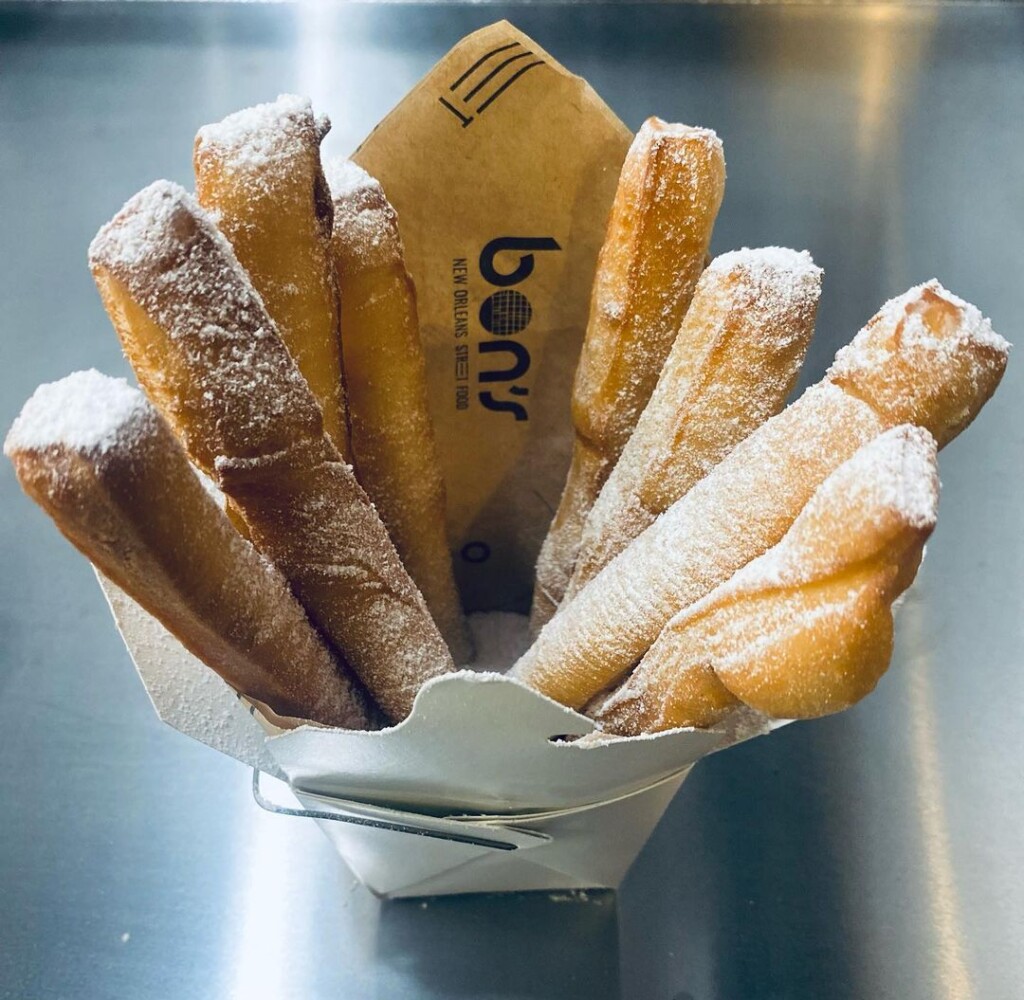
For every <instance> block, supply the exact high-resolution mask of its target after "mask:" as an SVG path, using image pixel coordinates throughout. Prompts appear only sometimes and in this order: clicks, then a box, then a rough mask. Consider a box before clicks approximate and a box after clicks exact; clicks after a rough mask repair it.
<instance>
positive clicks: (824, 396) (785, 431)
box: [511, 281, 1009, 708]
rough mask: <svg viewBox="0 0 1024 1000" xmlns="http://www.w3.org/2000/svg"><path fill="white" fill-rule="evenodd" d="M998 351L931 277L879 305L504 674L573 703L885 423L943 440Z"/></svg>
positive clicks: (1000, 357) (975, 395)
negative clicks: (814, 378)
mask: <svg viewBox="0 0 1024 1000" xmlns="http://www.w3.org/2000/svg"><path fill="white" fill-rule="evenodd" d="M1008 348H1009V345H1008V344H1007V343H1006V341H1005V340H1003V338H1002V337H1000V336H999V335H998V334H996V333H995V332H993V330H992V326H991V324H990V323H989V322H988V320H986V319H984V318H983V317H982V315H981V313H980V312H978V310H977V309H976V308H975V307H974V306H971V305H968V304H967V303H966V302H963V301H962V300H960V299H958V298H957V297H956V296H954V295H952V294H950V293H949V292H947V291H946V290H945V289H944V288H943V287H942V286H941V285H940V284H939V283H938V282H937V281H931V282H928V283H927V284H924V285H919V286H917V287H915V288H912V289H910V291H908V292H907V293H906V294H904V295H902V296H900V297H899V298H897V299H893V300H892V301H890V302H888V303H886V304H885V305H884V306H883V307H882V309H881V310H880V311H879V313H878V314H877V315H876V316H875V317H874V318H873V319H872V320H871V321H870V322H869V323H868V325H867V326H866V327H865V328H864V329H863V330H862V331H861V332H860V333H859V334H858V335H857V336H856V337H855V338H854V340H853V342H852V343H851V344H850V345H849V346H848V347H847V348H844V350H843V351H840V353H839V354H838V355H837V358H836V363H835V365H834V366H833V368H832V369H831V370H830V373H829V375H827V376H826V379H825V380H824V381H823V382H822V383H819V384H818V385H817V386H814V387H812V388H811V389H809V390H808V391H807V392H805V393H804V395H803V396H802V397H801V398H800V399H798V400H797V401H796V402H795V403H793V404H792V405H791V406H789V407H787V408H786V409H785V410H783V411H782V413H780V414H778V415H777V416H775V417H772V418H771V419H770V420H769V421H767V422H766V423H765V424H763V425H762V426H761V427H760V428H759V429H758V430H756V431H755V432H754V433H753V434H751V435H750V437H748V438H747V439H746V440H745V441H744V442H743V443H742V444H740V445H739V446H738V447H737V448H736V449H735V450H734V451H733V452H732V453H731V454H730V455H729V456H728V457H727V458H726V459H724V460H723V461H722V462H721V464H719V465H718V466H716V467H715V468H714V469H713V470H712V471H711V472H710V474H709V475H708V476H707V478H705V479H704V480H702V481H701V482H700V483H698V484H697V486H695V487H694V488H693V489H692V490H691V491H690V492H689V493H687V494H686V496H684V497H683V498H682V499H681V500H678V501H676V503H675V504H673V505H672V506H671V507H670V508H669V509H668V510H667V511H666V512H665V513H664V514H662V515H661V517H659V518H658V520H657V521H655V522H654V524H652V525H651V526H650V527H649V528H648V529H647V530H646V531H645V532H643V534H641V535H640V536H639V537H638V538H636V539H635V540H634V541H633V542H632V543H631V544H630V545H629V546H628V547H627V548H626V549H624V550H623V552H621V553H620V554H619V555H618V556H617V557H616V558H615V559H613V560H612V561H611V562H610V563H609V564H608V565H607V566H606V567H605V568H604V569H603V570H602V571H601V572H600V573H598V575H597V576H595V577H594V579H593V580H591V581H590V583H589V584H587V585H586V586H585V587H584V588H583V589H582V590H581V591H580V592H579V594H578V595H577V596H576V597H575V599H574V600H573V601H572V603H571V604H569V605H567V606H566V607H565V608H564V609H563V610H562V611H561V612H559V614H558V615H557V616H556V617H555V618H554V619H552V621H551V622H550V623H549V624H548V625H547V627H546V628H545V629H544V631H543V632H541V634H540V636H539V637H538V639H537V641H536V642H535V643H534V644H533V646H532V647H531V648H530V649H529V650H528V651H527V652H526V653H525V654H524V655H523V657H522V658H521V659H520V660H519V662H518V663H517V664H516V665H515V666H514V667H513V669H512V671H511V673H512V675H513V676H516V677H518V678H519V679H520V680H522V681H524V682H525V683H527V684H529V685H531V686H532V687H534V688H536V689H537V690H539V691H540V692H542V693H543V694H546V695H548V696H549V697H551V698H554V699H555V700H556V701H560V702H562V703H563V704H565V705H568V706H570V707H572V708H579V707H581V706H583V705H585V704H587V702H589V701H590V699H592V698H593V697H594V696H595V695H597V694H598V693H600V692H601V691H604V690H606V689H607V688H609V687H611V686H612V685H614V684H615V683H616V682H617V681H618V680H619V679H621V678H622V677H623V676H624V675H625V674H626V673H627V672H628V671H629V670H630V669H632V667H633V666H634V664H635V663H636V662H637V661H638V660H639V659H640V657H641V656H642V655H643V654H644V653H646V652H647V650H648V649H649V648H650V646H651V645H652V644H653V642H654V640H655V639H656V638H657V636H658V633H659V632H660V631H661V629H662V628H663V627H664V626H665V624H666V622H667V621H668V620H669V619H670V618H671V617H673V616H674V615H675V614H677V613H678V612H679V611H682V610H683V609H684V608H687V607H688V606H689V605H691V604H693V603H694V602H695V601H697V600H699V599H700V598H702V597H704V596H705V595H706V594H708V593H709V592H710V591H711V590H713V589H714V588H715V587H716V586H718V585H719V584H720V583H723V582H724V581H725V580H727V579H728V578H729V577H730V576H731V575H732V574H733V573H734V572H735V571H736V570H738V569H739V568H740V567H741V566H744V565H746V564H747V563H748V562H750V560H751V559H754V558H756V557H757V556H759V555H761V554H762V553H764V552H765V551H767V549H768V548H770V547H771V546H772V545H774V544H776V543H777V542H778V541H779V540H780V539H781V538H782V536H783V535H784V534H785V532H786V531H787V530H788V528H789V526H790V525H791V524H792V523H793V521H794V520H795V519H796V517H797V515H798V514H799V513H800V510H801V509H802V508H803V506H804V505H805V504H806V503H807V501H808V500H809V499H810V497H811V495H812V494H813V492H814V490H815V489H817V487H818V486H819V485H820V484H821V483H822V482H823V481H824V480H825V478H826V477H827V476H828V475H829V474H830V473H831V472H832V471H833V470H834V469H836V468H837V467H838V466H839V465H840V464H841V463H842V462H843V461H845V460H846V459H847V458H849V457H850V456H851V455H852V454H853V452H854V451H856V449H857V448H858V447H860V446H861V445H863V444H865V443H866V442H867V441H869V440H871V439H872V438H874V437H877V436H878V434H879V433H881V431H882V430H884V429H886V428H887V427H888V426H892V425H894V424H899V423H917V424H920V425H921V426H923V427H925V429H926V430H928V431H929V432H930V433H931V434H932V436H933V437H934V438H935V439H936V440H937V441H938V442H939V444H940V445H941V444H943V443H945V442H947V441H949V440H951V439H952V437H954V436H955V435H956V434H957V433H959V431H961V430H962V429H963V428H964V427H966V426H967V425H968V424H969V423H970V421H971V420H972V419H973V418H974V417H975V416H976V415H977V413H978V412H979V410H980V409H981V407H982V406H983V405H984V404H985V402H986V401H987V400H988V398H989V397H990V396H991V395H992V393H993V392H994V391H995V388H996V386H997V385H998V384H999V380H1000V379H1001V378H1002V374H1003V371H1004V369H1005V367H1006V358H1007V352H1008ZM922 382H923V383H925V385H924V386H922V385H921V384H920V383H922ZM840 385H842V386H843V387H844V388H845V387H846V386H847V385H849V386H853V387H856V389H857V390H858V393H859V396H860V397H862V398H858V397H857V396H854V395H851V394H849V393H847V392H845V391H843V389H842V388H840ZM876 397H877V399H878V403H879V410H878V411H876V410H875V409H874V407H873V406H872V405H871V404H872V402H873V400H874V399H875V398H876Z"/></svg>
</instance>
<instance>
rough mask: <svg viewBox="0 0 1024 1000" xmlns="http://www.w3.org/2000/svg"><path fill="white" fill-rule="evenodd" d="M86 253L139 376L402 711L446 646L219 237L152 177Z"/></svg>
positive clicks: (319, 616) (314, 611)
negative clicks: (150, 182)
mask: <svg viewBox="0 0 1024 1000" xmlns="http://www.w3.org/2000/svg"><path fill="white" fill-rule="evenodd" d="M143 248H148V252H146V251H145V250H144V249H143ZM90 258H91V263H92V266H93V269H94V272H95V273H96V276H97V281H98V283H99V285H100V289H101V293H102V294H103V296H104V300H105V302H106V304H107V307H108V311H109V312H110V314H111V316H112V318H114V321H115V325H116V326H117V328H118V332H119V334H120V335H121V337H122V341H123V343H124V344H125V347H126V351H127V352H128V354H129V356H130V358H131V360H132V363H133V365H134V366H135V368H136V373H137V374H138V375H139V378H140V381H142V382H143V384H144V386H145V388H146V389H147V391H148V392H149V393H150V395H151V396H152V398H154V399H155V400H157V401H159V403H160V406H161V409H162V410H163V412H164V414H165V416H167V417H168V419H169V420H170V422H172V423H173V424H174V425H175V426H176V427H177V429H178V430H179V433H180V434H181V436H182V437H183V439H184V440H185V441H186V442H187V445H188V449H189V451H190V453H191V454H192V455H193V457H194V458H195V460H196V462H197V464H199V465H200V466H201V467H202V468H203V469H204V471H206V472H207V473H209V474H212V475H214V478H215V479H216V480H217V482H218V485H219V486H220V487H221V488H222V489H223V490H224V492H225V493H226V494H227V495H228V496H229V497H230V498H231V499H232V500H233V501H234V502H235V503H236V504H237V505H238V507H239V509H240V510H241V511H242V513H243V514H244V517H245V520H246V523H247V526H248V527H249V529H250V532H251V535H252V538H253V540H254V542H255V544H256V545H257V547H258V548H260V549H261V550H262V551H263V552H265V553H266V554H267V556H268V557H269V558H270V559H271V560H272V561H273V563H274V564H275V565H276V566H277V567H278V568H279V569H280V570H281V571H282V572H283V573H284V575H285V576H286V578H287V579H288V580H289V583H290V584H291V586H292V588H293V590H294V591H295V594H296V596H298V597H299V599H300V600H301V601H302V603H303V605H304V606H305V608H306V609H307V611H308V612H309V614H310V617H311V618H312V619H313V620H314V622H315V623H316V624H317V625H318V626H319V627H320V628H321V630H322V631H323V632H324V634H325V635H326V636H327V637H328V639H330V641H331V642H332V643H333V644H334V645H335V646H336V647H337V648H338V649H340V650H341V651H342V652H343V653H344V655H345V656H346V658H347V659H348V660H349V662H350V663H351V664H352V667H353V669H354V670H355V671H356V672H357V673H358V674H359V675H360V676H361V677H362V678H363V680H364V681H365V683H366V684H367V686H368V687H370V688H371V689H372V692H373V694H374V696H375V697H377V699H378V700H379V701H380V702H381V705H382V706H383V707H384V709H385V710H386V711H387V712H389V713H390V714H391V716H392V717H393V718H395V719H398V718H401V717H402V716H403V715H404V714H405V713H406V712H407V711H408V709H409V708H410V707H411V705H412V701H413V698H414V696H415V693H416V691H417V690H418V689H419V686H420V685H421V684H422V683H423V681H425V680H426V679H428V678H429V677H432V676H436V675H437V674H439V673H444V672H446V671H448V670H450V669H452V662H451V657H450V656H449V654H448V651H447V649H446V648H445V645H444V642H443V640H442V638H441V636H440V634H439V633H438V631H437V628H436V626H435V625H434V623H433V621H432V620H431V618H430V615H429V612H428V611H427V608H426V605H425V604H424V602H423V598H422V596H421V595H420V593H419V591H418V590H417V589H416V587H415V585H414V584H413V582H412V580H411V579H410V578H409V576H408V574H407V573H406V571H405V570H404V568H403V567H402V565H401V562H400V560H399V558H398V555H397V553H396V552H395V550H394V547H393V546H392V544H391V542H390V539H389V538H388V536H387V532H386V530H385V529H384V525H383V524H382V523H381V520H380V518H379V517H378V515H377V513H376V511H375V510H374V509H373V506H372V505H371V504H370V502H369V500H368V498H367V497H366V494H365V493H364V492H363V491H362V489H361V488H360V487H359V484H358V483H357V482H356V480H355V477H354V475H353V473H352V469H351V468H350V467H349V466H348V465H347V464H345V463H344V462H343V461H342V459H341V456H340V454H339V453H338V451H337V449H336V448H335V447H334V445H333V444H332V443H331V441H330V440H329V439H328V438H327V437H326V436H325V434H324V432H323V422H322V417H321V411H320V408H319V406H318V405H317V403H316V401H315V399H314V397H313V395H312V393H311V391H310V388H309V386H308V384H307V383H306V382H305V380H304V379H303V378H302V376H301V374H300V373H299V369H298V367H297V365H296V362H295V360H294V359H293V358H292V356H291V355H290V353H289V352H288V350H287V349H286V347H285V345H284V342H283V341H282V340H281V337H280V335H279V334H278V332H277V329H276V327H275V326H274V324H273V322H272V321H271V319H270V317H269V316H268V315H267V313H266V310H265V309H264V308H263V304H262V302H261V300H260V298H259V296H258V295H257V294H256V292H255V291H254V290H253V288H252V285H251V283H250V281H249V279H248V277H247V275H246V274H245V272H244V271H243V270H242V268H241V267H240V266H239V264H238V261H237V259H236V258H235V255H234V254H233V252H232V251H231V249H230V247H229V246H228V245H227V243H226V241H225V240H224V238H223V237H222V236H221V235H220V234H219V232H218V231H217V229H216V227H215V226H214V225H213V223H212V221H211V220H210V219H209V217H208V215H206V213H204V212H203V211H202V209H201V208H200V207H199V206H198V205H197V204H196V203H195V201H194V199H192V198H191V196H190V195H188V194H187V193H186V192H185V191H183V190H182V189H181V188H180V187H178V186H177V185H171V184H168V183H167V182H160V183H158V184H156V185H152V186H151V187H150V188H147V189H145V190H144V191H142V192H140V193H139V194H138V195H136V196H135V198H133V199H131V200H130V201H129V202H128V204H127V205H126V206H125V208H124V209H122V211H121V212H120V213H119V214H118V215H117V216H116V217H115V218H114V220H113V221H112V222H111V223H109V224H108V225H107V226H105V227H104V228H103V230H101V232H100V234H99V235H98V236H97V238H96V240H94V242H93V245H92V247H91V252H90ZM111 279H113V281H112V280H111ZM115 282H116V283H115ZM117 283H119V284H120V285H121V286H123V290H122V289H121V288H119V287H118V284H117ZM139 307H141V310H140V309H139ZM140 311H141V313H142V314H143V315H138V313H139V312H140Z"/></svg>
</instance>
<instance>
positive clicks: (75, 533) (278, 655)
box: [4, 371, 369, 729]
mask: <svg viewBox="0 0 1024 1000" xmlns="http://www.w3.org/2000/svg"><path fill="white" fill-rule="evenodd" d="M4 452H5V454H6V455H7V456H8V457H9V458H10V459H11V461H12V462H13V463H14V468H15V471H16V473H17V475H18V481H19V482H20V483H21V485H22V488H23V489H24V490H25V492H26V493H27V494H28V495H29V496H30V497H32V499H33V500H35V501H36V503H38V504H39V505H40V506H41V507H42V508H43V509H44V510H45V511H46V513H47V514H49V515H50V517H52V518H53V520H54V522H55V523H56V525H57V527H58V528H59V529H60V531H61V533H62V534H63V535H64V536H65V537H66V538H67V539H68V540H69V541H70V542H71V543H72V544H73V545H74V546H75V547H76V548H77V549H78V550H79V551H80V552H82V553H83V554H84V555H85V556H86V557H87V558H89V559H90V560H91V561H92V562H93V563H94V564H95V565H96V566H97V568H98V569H99V570H100V571H101V572H102V573H103V574H104V575H105V576H107V577H109V578H110V579H111V580H112V581H113V582H114V583H116V584H117V586H119V587H120V588H121V589H122V590H124V591H125V593H127V594H128V596H129V597H131V598H132V599H133V600H135V601H136V602H138V603H139V604H140V605H142V607H143V608H145V609H146V610H147V611H148V612H149V613H150V614H151V615H153V616H154V617H155V618H157V619H159V620H160V622H162V623H163V625H164V626H165V627H166V628H167V629H168V630H169V631H170V632H172V633H173V634H174V635H175V636H177V637H178V639H180V640H181V642H182V644H183V645H184V646H185V647H186V648H187V649H188V650H190V651H191V652H192V653H194V654H195V655H196V656H197V657H199V659H201V660H202V661H203V662H204V663H206V664H207V665H208V666H210V667H211V668H212V669H213V670H215V671H216V672H217V673H218V674H220V676H221V677H223V678H224V680H226V681H227V682H228V684H230V685H231V686H232V687H233V688H235V689H236V690H237V691H240V692H241V693H242V694H245V695H247V696H249V697H251V698H255V699H258V700H259V701H262V702H265V703H266V704H267V705H269V706H270V707H271V708H272V709H273V710H274V711H275V712H277V713H279V714H281V715H287V716H294V717H296V718H300V719H311V720H313V721H315V722H321V723H324V724H325V725H329V726H342V727H344V728H346V729H366V728H367V727H368V725H369V722H368V719H367V711H366V701H365V697H364V695H363V694H362V692H361V691H360V690H359V689H358V687H357V686H356V685H354V684H353V683H352V680H351V679H350V677H349V676H348V674H347V672H346V671H345V669H344V667H343V665H342V664H341V663H340V662H339V661H338V660H337V658H336V657H335V656H334V655H333V653H332V652H331V651H330V650H328V648H327V646H326V645H325V643H324V641H323V640H322V639H321V638H320V636H319V635H317V633H316V631H315V630H314V629H313V627H312V625H310V623H309V620H308V619H307V618H306V614H305V612H304V611H303V610H302V608H301V607H300V606H299V603H298V601H296V600H295V598H294V597H293V596H292V594H291V592H290V591H289V589H288V584H287V583H286V582H285V580H284V577H282V576H281V574H280V573H279V572H278V571H277V570H276V569H274V567H273V566H271V565H270V563H269V562H267V560H266V559H264V558H263V557H262V556H260V555H259V553H257V552H256V550H255V549H254V548H253V547H252V545H250V544H249V543H248V542H247V541H245V539H244V538H242V537H241V536H240V535H239V534H238V532H237V531H235V529H234V528H233V527H232V526H231V524H230V523H229V522H228V520H227V517H226V516H225V515H224V513H223V511H221V509H220V508H219V507H218V506H217V503H216V501H214V499H213V498H212V497H211V496H210V495H209V494H208V493H207V491H206V488H205V487H204V486H203V485H202V484H201V483H200V481H199V478H198V477H197V475H196V473H195V471H194V470H193V468H192V466H191V465H190V464H189V462H188V458H187V457H186V455H185V452H184V451H183V449H182V447H181V445H180V444H179V443H178V442H177V440H176V439H175V437H174V435H173V434H172V433H171V431H170V429H169V428H168V427H167V425H166V424H165V423H164V422H163V420H161V419H160V416H159V415H158V414H157V412H156V410H154V409H153V407H152V406H151V405H150V404H149V403H148V402H147V401H146V398H145V397H144V396H143V395H142V393H141V392H139V391H138V390H137V389H132V388H129V386H128V385H126V384H125V382H124V380H122V379H113V378H108V377H107V376H105V375H101V374H100V373H99V372H96V371H88V372H77V373H75V374H74V375H69V376H68V377H67V378H65V379H62V380H61V381H59V382H55V383H51V384H48V385H43V386H40V387H39V388H38V389H37V390H36V392H35V394H34V395H33V396H32V398H31V399H30V400H29V401H28V402H27V403H26V404H25V407H24V409H23V410H22V411H21V416H20V417H19V418H18V419H17V420H16V421H15V422H14V426H13V427H12V428H11V431H10V433H9V434H8V436H7V440H6V442H5V444H4Z"/></svg>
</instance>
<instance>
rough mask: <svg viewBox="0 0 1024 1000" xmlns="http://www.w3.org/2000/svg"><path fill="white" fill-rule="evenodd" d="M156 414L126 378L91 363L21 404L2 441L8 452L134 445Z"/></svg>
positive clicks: (97, 451) (100, 450)
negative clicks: (92, 366) (17, 414)
mask: <svg viewBox="0 0 1024 1000" xmlns="http://www.w3.org/2000/svg"><path fill="white" fill-rule="evenodd" d="M153 418H154V414H153V411H152V408H151V407H150V405H149V403H148V402H147V401H146V397H145V396H143V395H142V393H141V392H139V390H138V389H135V388H133V387H132V386H130V385H128V383H127V382H126V381H125V380H124V379H123V378H111V377H110V376H108V375H103V374H101V373H100V372H98V371H96V369H95V368H90V369H88V370H87V371H80V372H73V373H72V374H71V375H68V376H66V377H65V378H62V379H60V380H59V381H57V382H47V383H45V384H43V385H41V386H39V388H38V389H36V391H35V392H34V393H33V394H32V396H31V397H30V398H29V400H28V401H27V402H26V403H25V405H24V406H23V407H22V410H21V413H20V414H19V416H18V417H17V418H16V419H15V421H14V423H13V424H12V426H11V429H10V431H9V432H8V434H7V438H6V440H5V441H4V454H6V455H12V454H13V453H14V452H15V451H38V450H41V449H44V448H47V447H50V446H52V445H63V446H65V447H67V448H73V449H76V450H80V451H85V452H90V453H94V454H104V453H106V452H107V451H110V450H111V449H113V448H117V447H122V446H126V445H130V443H131V440H132V438H133V436H134V435H135V434H136V433H137V431H138V428H139V426H140V424H142V423H144V422H145V421H147V420H152V419H153Z"/></svg>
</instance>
